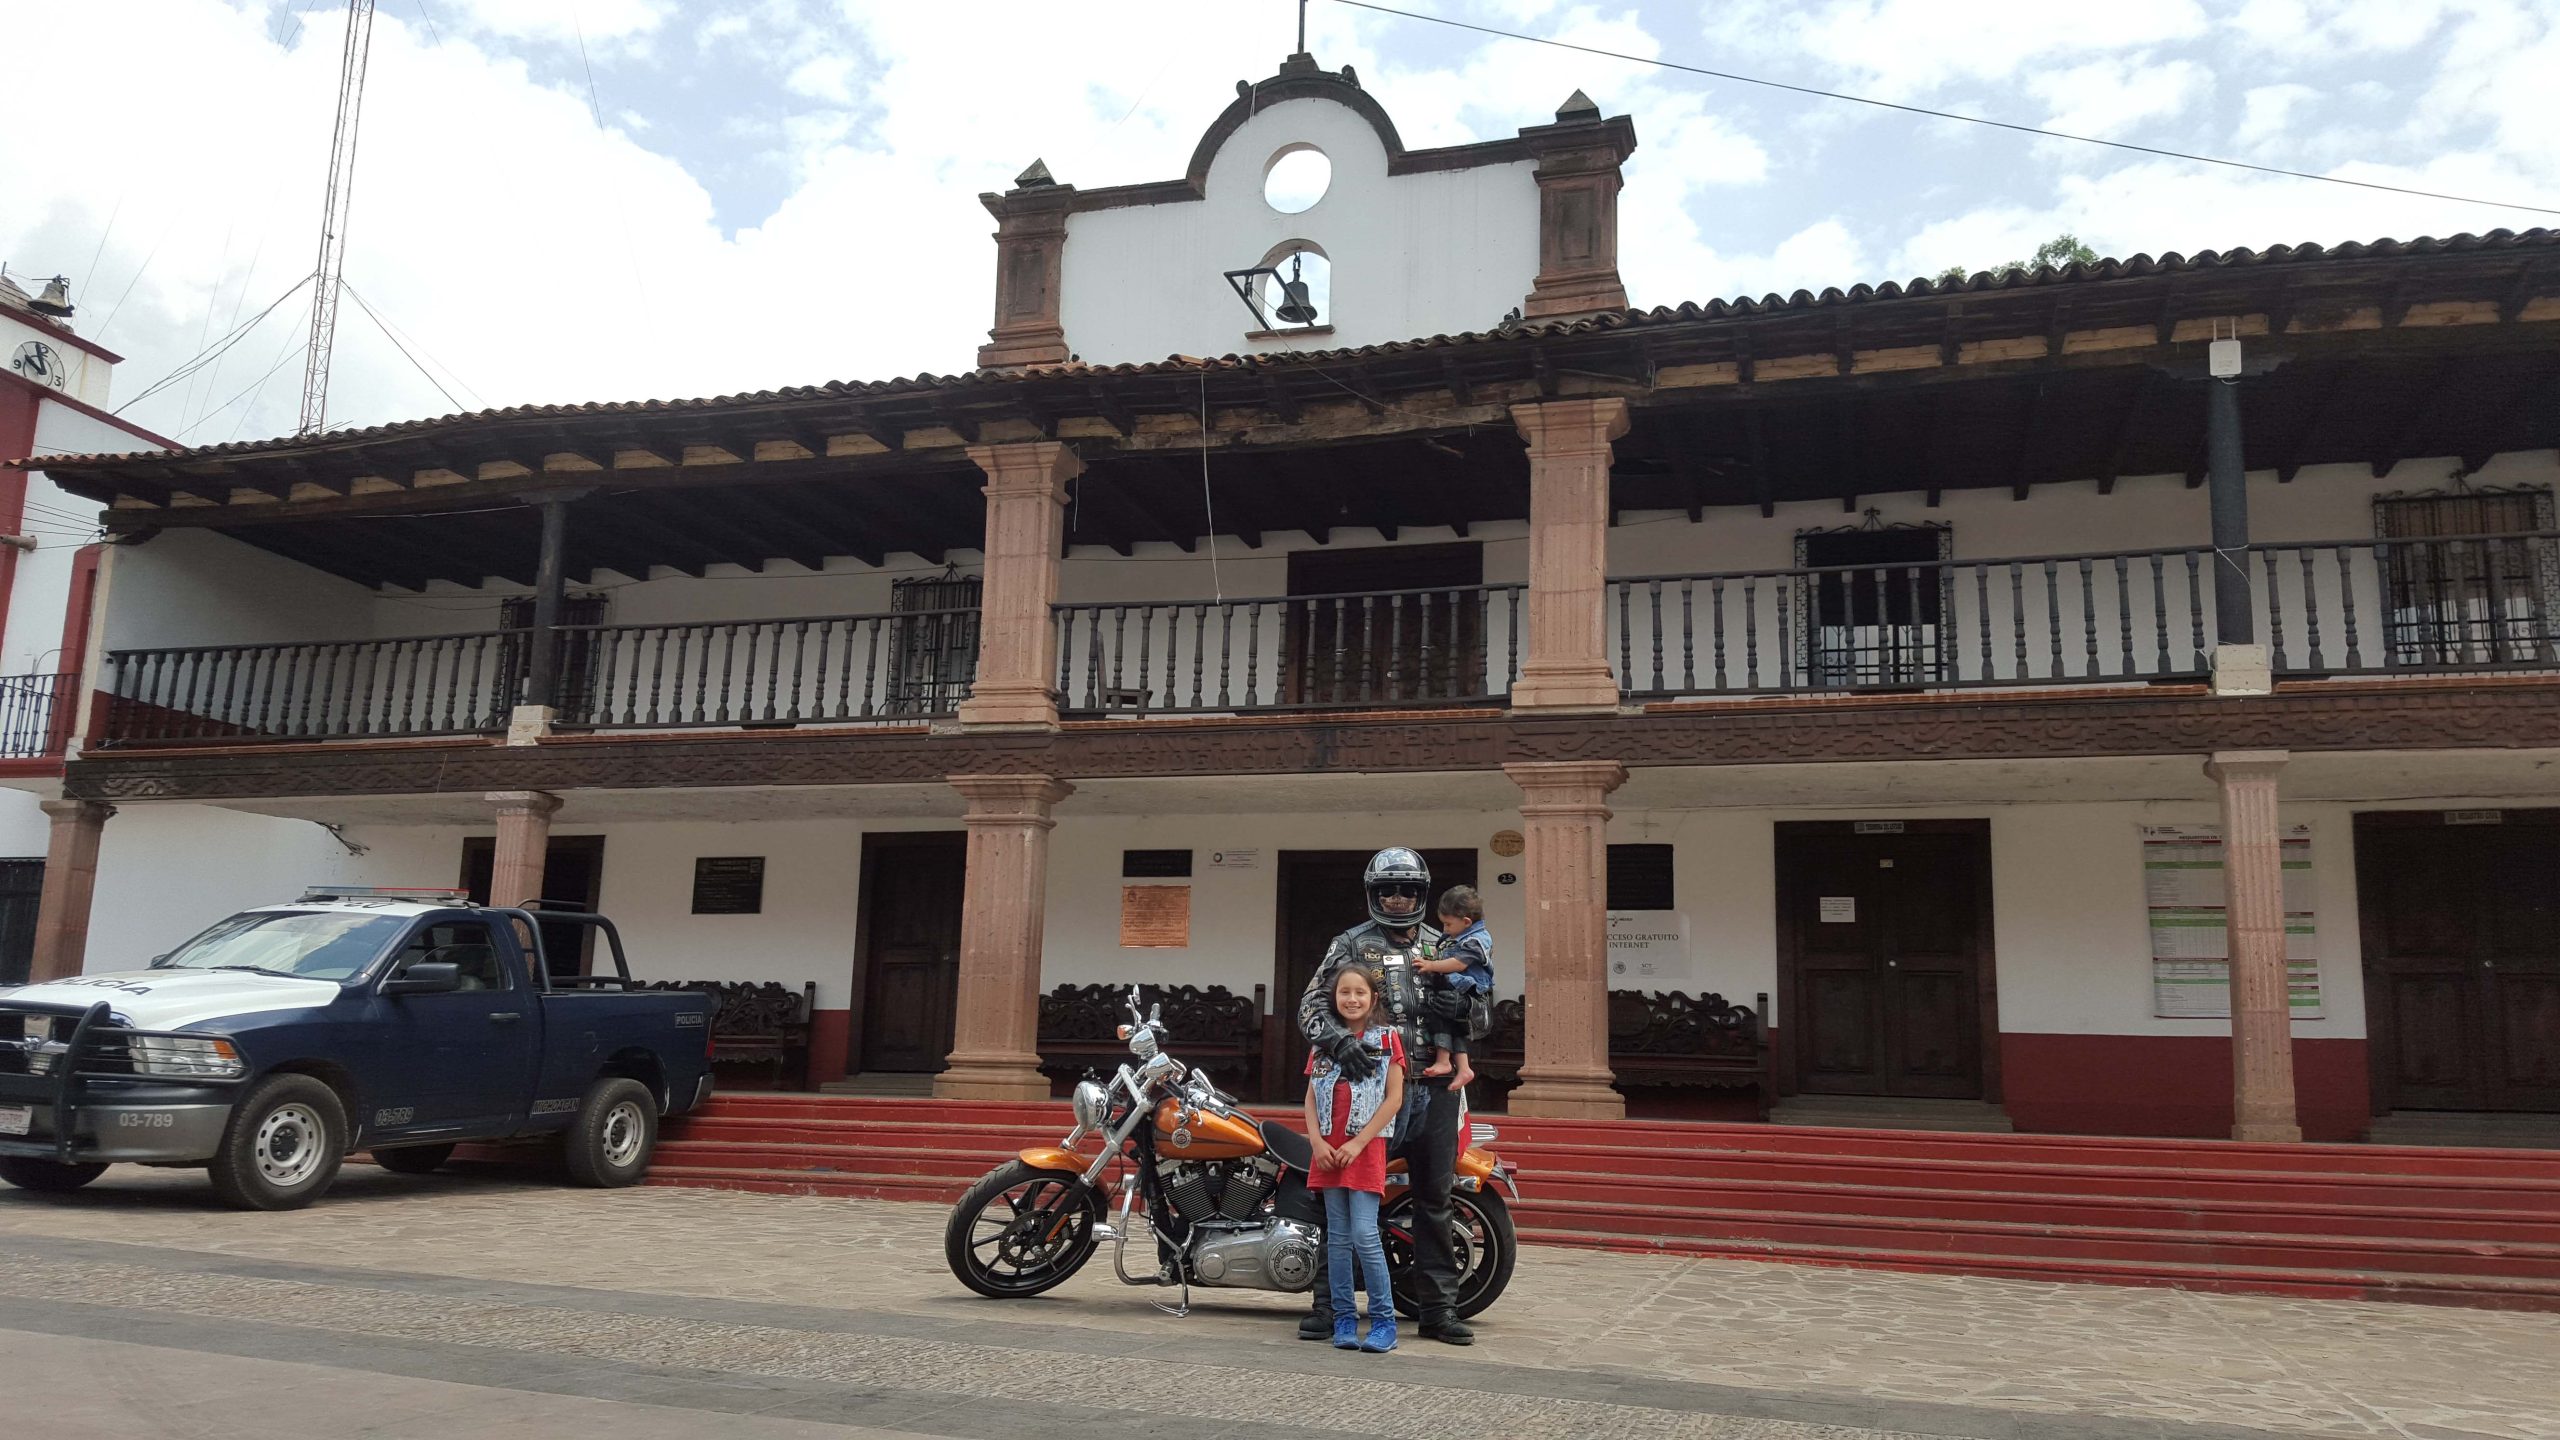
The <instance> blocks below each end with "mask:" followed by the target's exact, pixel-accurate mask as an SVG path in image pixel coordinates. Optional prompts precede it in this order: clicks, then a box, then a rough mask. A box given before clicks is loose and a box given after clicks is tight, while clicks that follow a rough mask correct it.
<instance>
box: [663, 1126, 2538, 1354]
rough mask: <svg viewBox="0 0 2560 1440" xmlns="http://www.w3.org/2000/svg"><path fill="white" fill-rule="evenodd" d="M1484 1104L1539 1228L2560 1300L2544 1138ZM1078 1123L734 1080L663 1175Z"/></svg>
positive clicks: (2096, 1276) (686, 1131)
mask: <svg viewBox="0 0 2560 1440" xmlns="http://www.w3.org/2000/svg"><path fill="white" fill-rule="evenodd" d="M1268 1118H1275V1119H1278V1120H1280V1121H1281V1122H1282V1123H1289V1122H1290V1120H1291V1119H1293V1118H1294V1117H1292V1116H1290V1115H1288V1114H1286V1113H1283V1112H1279V1111H1278V1110H1277V1109H1276V1107H1274V1108H1273V1110H1272V1111H1271V1113H1270V1114H1269V1116H1268ZM1489 1118H1490V1120H1491V1122H1492V1123H1493V1124H1495V1125H1496V1126H1497V1127H1498V1129H1499V1131H1500V1138H1499V1139H1497V1140H1496V1141H1495V1143H1494V1146H1493V1148H1494V1149H1495V1150H1496V1151H1497V1152H1498V1153H1500V1154H1501V1155H1503V1156H1504V1157H1505V1158H1506V1159H1510V1160H1513V1161H1515V1162H1517V1163H1518V1164H1519V1166H1520V1177H1521V1181H1522V1183H1523V1185H1524V1186H1525V1187H1526V1189H1527V1192H1528V1193H1527V1199H1526V1200H1525V1201H1523V1202H1522V1203H1521V1204H1520V1205H1519V1207H1518V1218H1519V1222H1520V1227H1521V1233H1522V1235H1523V1236H1524V1238H1528V1239H1531V1240H1534V1241H1538V1242H1541V1243H1551V1244H1563V1245H1576V1246H1586V1247H1597V1248H1604V1249H1621V1250H1638V1251H1659V1252H1669V1253H1679V1254H1696V1255H1731V1256H1741V1257H1746V1258H1757V1259H1778V1260H1793V1261H1800V1262H1805V1263H1815V1264H1835V1265H1837V1264H1846V1265H1868V1266H1874V1267H1879V1268H1888V1269H1907V1270H1924V1271H1933V1272H1943V1273H1964V1274H1985V1275H2012V1276H2019V1277H2030V1278H2038V1279H2050V1280H2083V1281H2100V1282H2108V1283H2123V1284H2136V1285H2177V1286H2181V1287H2184V1288H2191V1289H2204V1290H2235V1291H2251V1292H2255V1293H2277V1294H2301V1295H2332V1296H2357V1297H2364V1298H2386V1299H2404V1300H2425V1301H2433V1302H2438V1303H2461V1304H2479V1305H2494V1306H2521V1307H2530V1308H2546V1309H2560V1154H2556V1153H2552V1152H2532V1151H2484V1150H2434V1149H2425V1148H2418V1147H2383V1146H2333V1145H2303V1146H2270V1145H2239V1144H2232V1143H2228V1142H2212V1141H2176V1140H2155V1139H2123V1138H2116V1137H2077V1136H2044V1135H1971V1134H1946V1133H1934V1132H1927V1131H1905V1130H1830V1129H1820V1130H1817V1129H1807V1128H1792V1127H1780V1126H1766V1125H1729V1124H1696V1125H1688V1124H1677V1123H1665V1122H1652V1121H1593V1122H1564V1121H1553V1120H1527V1119H1507V1118H1504V1117H1499V1116H1496V1117H1489ZM1070 1123H1071V1122H1070V1120H1069V1117H1068V1115H1067V1112H1066V1107H1065V1106H1064V1105H1062V1104H1057V1103H1050V1104H1011V1105H980V1104H953V1103H948V1102H935V1101H926V1100H895V1099H856V1098H852V1097H836V1096H803V1095H753V1096H724V1097H721V1099H719V1100H718V1101H716V1102H715V1103H714V1104H713V1105H712V1106H711V1107H709V1108H708V1109H707V1110H705V1111H704V1112H702V1113H701V1114H699V1115H698V1116H691V1117H684V1118H682V1119H679V1120H676V1121H671V1122H670V1123H669V1126H668V1130H667V1138H666V1140H665V1141H664V1143H663V1144H662V1145H661V1148H660V1152H659V1160H658V1164H657V1166H656V1168H655V1170H654V1171H653V1173H652V1176H651V1180H652V1183H658V1184H677V1185H708V1186H719V1187H726V1188H734V1189H743V1190H757V1191H765V1192H771V1193H796V1194H815V1195H859V1196H873V1197H879V1198H887V1199H907V1200H929V1201H936V1202H942V1203H948V1202H949V1201H950V1200H952V1199H954V1198H956V1197H957V1196H958V1195H959V1193H960V1192H961V1191H962V1190H963V1189H964V1188H966V1186H967V1185H968V1184H969V1183H970V1182H971V1181H973V1180H975V1179H976V1178H977V1177H978V1176H979V1175H981V1174H984V1173H985V1172H986V1171H987V1170H988V1169H991V1168H993V1167H994V1166H995V1165H997V1164H1000V1163H1002V1162H1003V1161H1004V1160H1005V1159H1007V1158H1009V1157H1010V1156H1011V1154H1012V1153H1013V1152H1014V1151H1016V1150H1020V1149H1023V1148H1026V1147H1029V1146H1035V1145H1054V1144H1056V1143H1057V1142H1058V1140H1059V1139H1060V1138H1061V1137H1062V1136H1063V1135H1064V1134H1065V1132H1066V1130H1067V1128H1068V1126H1069V1124H1070Z"/></svg>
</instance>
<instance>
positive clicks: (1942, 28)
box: [1708, 0, 2209, 100]
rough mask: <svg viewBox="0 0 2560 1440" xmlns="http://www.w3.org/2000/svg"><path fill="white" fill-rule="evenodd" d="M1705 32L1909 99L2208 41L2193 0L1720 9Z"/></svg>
mask: <svg viewBox="0 0 2560 1440" xmlns="http://www.w3.org/2000/svg"><path fill="white" fill-rule="evenodd" d="M1709 16H1710V23H1709V27H1708V34H1709V35H1710V37H1711V38H1714V39H1718V40H1721V41H1736V40H1742V41H1746V43H1748V42H1750V41H1753V40H1755V39H1756V44H1755V45H1754V48H1757V49H1760V50H1762V51H1763V52H1764V53H1766V52H1768V51H1770V50H1780V51H1791V52H1793V57H1794V58H1796V59H1798V60H1800V61H1804V60H1809V61H1812V62H1814V63H1817V64H1820V65H1822V66H1824V67H1826V68H1828V69H1830V70H1832V71H1834V72H1835V73H1840V74H1845V75H1847V76H1849V77H1850V78H1851V79H1852V80H1853V81H1854V82H1855V84H1854V86H1853V88H1857V89H1859V90H1862V91H1863V92H1865V93H1868V94H1871V95H1873V96H1875V97H1876V98H1878V99H1884V100H1909V99H1912V98H1914V97H1917V96H1922V95H1927V94H1930V93H1931V92H1933V91H1937V90H1940V89H1942V88H1944V87H1947V86H1950V85H1969V84H1977V83H1980V82H1985V81H2000V80H2007V79H2009V78H2010V77H2012V76H2015V75H2017V74H2018V73H2019V72H2020V71H2022V70H2025V69H2027V68H2029V67H2030V66H2033V65H2036V64H2040V63H2045V62H2051V61H2057V60H2064V59H2071V58H2076V57H2081V56H2094V55H2103V54H2109V53H2113V52H2116V51H2123V50H2141V49H2145V48H2149V47H2152V46H2156V45H2159V44H2162V43H2164V42H2168V41H2174V40H2182V39H2188V38H2192V37H2194V36H2198V35H2202V34H2204V33H2205V32H2206V30H2207V28H2208V26H2209V21H2208V19H2207V17H2206V15H2205V12H2204V9H2203V7H2202V6H2201V5H2199V4H2197V3H2196V0H2117V3H2114V4H2107V5H2044V6H2026V7H2020V6H2010V7H2004V8H2001V9H1998V10H1996V11H1989V10H1982V9H1979V8H1975V7H1970V6H1956V5H1950V4H1948V3H1946V0H1827V3H1814V4H1802V5H1797V6H1793V7H1790V8H1786V9H1783V10H1779V9H1774V8H1770V7H1759V6H1745V7H1722V6H1719V7H1715V8H1714V9H1712V10H1710V11H1709Z"/></svg>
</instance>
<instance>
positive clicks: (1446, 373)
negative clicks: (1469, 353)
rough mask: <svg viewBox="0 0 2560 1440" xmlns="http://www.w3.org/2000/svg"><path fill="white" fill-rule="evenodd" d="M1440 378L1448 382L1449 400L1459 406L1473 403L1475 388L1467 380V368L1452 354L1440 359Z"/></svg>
mask: <svg viewBox="0 0 2560 1440" xmlns="http://www.w3.org/2000/svg"><path fill="white" fill-rule="evenodd" d="M1440 377H1441V378H1442V379H1443V380H1445V381H1447V382H1448V385H1449V398H1450V399H1451V400H1454V401H1456V402H1457V403H1458V404H1460V405H1472V404H1474V403H1475V394H1476V387H1475V386H1474V385H1473V384H1471V383H1469V382H1468V380H1467V367H1466V366H1464V365H1463V364H1460V363H1459V361H1458V357H1457V356H1456V355H1454V354H1450V355H1443V356H1441V357H1440Z"/></svg>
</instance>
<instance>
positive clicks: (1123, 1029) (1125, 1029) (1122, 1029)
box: [1116, 1025, 1129, 1040]
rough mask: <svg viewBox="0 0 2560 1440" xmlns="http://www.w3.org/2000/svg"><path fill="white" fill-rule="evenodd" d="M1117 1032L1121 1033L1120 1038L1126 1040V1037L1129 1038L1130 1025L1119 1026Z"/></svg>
mask: <svg viewBox="0 0 2560 1440" xmlns="http://www.w3.org/2000/svg"><path fill="white" fill-rule="evenodd" d="M1116 1033H1117V1034H1118V1035H1119V1038H1121V1039H1123V1040H1126V1039H1128V1038H1129V1027H1128V1026H1126V1025H1123V1026H1121V1027H1120V1028H1119V1030H1118V1031H1117V1032H1116Z"/></svg>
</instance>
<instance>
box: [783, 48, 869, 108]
mask: <svg viewBox="0 0 2560 1440" xmlns="http://www.w3.org/2000/svg"><path fill="white" fill-rule="evenodd" d="M782 88H783V89H785V90H788V91H790V92H791V93H792V94H794V95H806V96H808V97H809V98H810V99H812V100H829V101H833V102H834V103H836V104H838V105H850V104H852V103H853V99H854V96H853V57H852V56H850V55H818V56H813V57H812V58H810V59H807V60H804V61H802V62H800V66H799V68H798V69H796V70H793V71H792V72H791V73H790V74H789V75H787V76H785V77H784V78H783V81H782Z"/></svg>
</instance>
